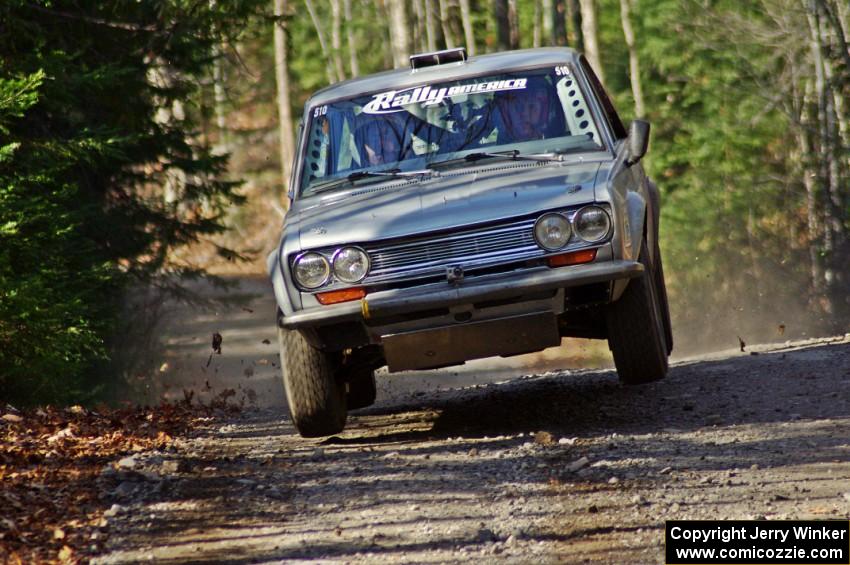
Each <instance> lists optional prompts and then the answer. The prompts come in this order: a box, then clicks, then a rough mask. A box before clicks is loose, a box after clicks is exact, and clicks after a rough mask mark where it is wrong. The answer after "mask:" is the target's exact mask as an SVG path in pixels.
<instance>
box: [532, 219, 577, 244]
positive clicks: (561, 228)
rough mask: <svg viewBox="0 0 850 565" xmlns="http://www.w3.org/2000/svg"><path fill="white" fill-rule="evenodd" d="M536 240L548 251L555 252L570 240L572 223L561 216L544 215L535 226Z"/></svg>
mask: <svg viewBox="0 0 850 565" xmlns="http://www.w3.org/2000/svg"><path fill="white" fill-rule="evenodd" d="M534 239H535V240H537V245H539V246H540V247H542V248H543V249H546V250H547V251H555V250H556V249H560V248H562V247H563V246H565V245H566V244H567V242H568V241H569V240H570V221H569V220H568V219H567V218H565V217H564V216H562V215H561V214H544V215H542V216H540V218H538V219H537V222H536V223H535V224H534Z"/></svg>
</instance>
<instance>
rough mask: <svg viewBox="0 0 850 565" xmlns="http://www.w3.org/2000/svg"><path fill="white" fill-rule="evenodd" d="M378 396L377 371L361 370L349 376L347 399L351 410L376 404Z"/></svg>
mask: <svg viewBox="0 0 850 565" xmlns="http://www.w3.org/2000/svg"><path fill="white" fill-rule="evenodd" d="M377 396H378V388H377V385H376V383H375V371H361V372H359V373H357V374H355V375H352V376H351V377H350V378H349V381H348V397H347V399H346V403H347V404H348V409H349V410H356V409H358V408H366V407H367V406H372V405H373V404H375V399H376V398H377Z"/></svg>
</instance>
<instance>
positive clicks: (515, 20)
mask: <svg viewBox="0 0 850 565" xmlns="http://www.w3.org/2000/svg"><path fill="white" fill-rule="evenodd" d="M516 2H517V0H508V24H509V25H510V28H511V35H510V42H511V49H519V13H518V12H517V7H516Z"/></svg>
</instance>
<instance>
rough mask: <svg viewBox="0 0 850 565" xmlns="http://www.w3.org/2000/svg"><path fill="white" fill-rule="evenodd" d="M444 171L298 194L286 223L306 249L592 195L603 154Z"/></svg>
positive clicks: (515, 213)
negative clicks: (576, 159)
mask: <svg viewBox="0 0 850 565" xmlns="http://www.w3.org/2000/svg"><path fill="white" fill-rule="evenodd" d="M500 165H501V166H490V167H487V168H484V167H477V168H476V169H474V170H470V169H463V170H461V171H456V170H449V171H442V172H441V173H440V174H439V176H434V177H431V178H429V179H426V180H422V181H419V180H412V181H401V182H399V181H390V182H384V183H380V184H368V185H365V186H359V187H357V188H355V189H352V190H343V191H338V192H335V193H331V194H327V195H316V196H312V197H308V198H302V199H299V200H297V201H296V202H295V203H294V204H293V207H292V209H291V210H290V212H289V214H288V215H287V220H286V229H287V230H293V229H297V230H298V233H299V237H300V244H301V249H314V248H317V247H325V246H332V245H340V244H346V243H351V244H357V243H366V242H370V241H375V240H379V239H392V238H398V237H403V236H408V235H413V234H419V233H425V232H430V231H439V230H444V229H447V228H454V227H458V226H464V225H472V224H478V223H482V222H488V221H493V220H499V219H503V218H512V217H517V216H523V215H526V214H532V213H534V212H541V211H544V210H550V209H556V208H560V207H564V206H571V205H577V204H582V203H585V202H591V201H593V198H594V182H595V179H596V173H597V171H598V170H599V166H600V164H599V162H580V163H575V162H574V163H569V164H567V163H546V164H540V163H530V162H524V161H523V162H511V163H508V164H500Z"/></svg>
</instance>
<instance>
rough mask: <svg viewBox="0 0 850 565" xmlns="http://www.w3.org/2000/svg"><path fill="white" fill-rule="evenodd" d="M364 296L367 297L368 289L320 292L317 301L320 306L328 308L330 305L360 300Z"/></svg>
mask: <svg viewBox="0 0 850 565" xmlns="http://www.w3.org/2000/svg"><path fill="white" fill-rule="evenodd" d="M364 296H366V289H363V288H344V289H342V290H330V291H328V292H320V293H318V294H316V300H318V301H319V304H323V305H325V306H327V305H328V304H339V303H340V302H350V301H351V300H360V299H361V298H363V297H364Z"/></svg>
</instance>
